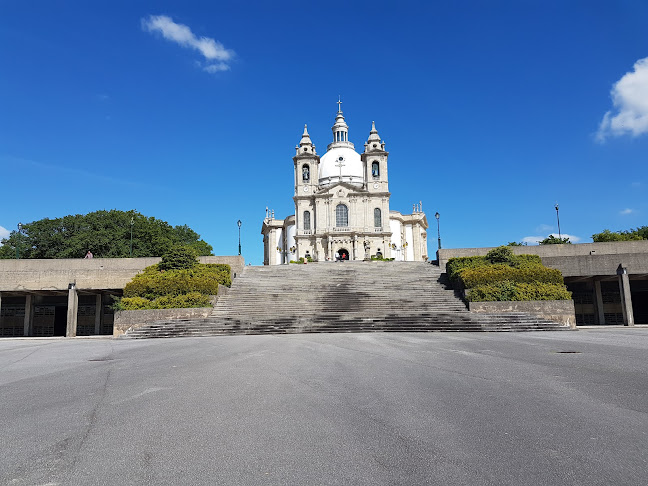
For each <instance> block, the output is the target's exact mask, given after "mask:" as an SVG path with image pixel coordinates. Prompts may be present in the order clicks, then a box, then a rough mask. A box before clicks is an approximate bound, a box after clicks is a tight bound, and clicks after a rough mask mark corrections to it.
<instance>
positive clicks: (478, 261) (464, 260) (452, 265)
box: [446, 256, 489, 283]
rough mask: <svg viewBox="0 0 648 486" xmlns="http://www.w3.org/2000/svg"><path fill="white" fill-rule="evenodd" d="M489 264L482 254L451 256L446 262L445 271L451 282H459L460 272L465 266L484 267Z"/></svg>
mask: <svg viewBox="0 0 648 486" xmlns="http://www.w3.org/2000/svg"><path fill="white" fill-rule="evenodd" d="M486 265H489V263H488V260H486V257H483V256H471V257H458V258H451V259H450V260H448V263H446V273H447V274H448V277H449V278H450V281H451V282H452V283H459V282H460V277H459V275H460V273H461V272H462V271H463V270H465V269H467V268H477V267H484V266H486Z"/></svg>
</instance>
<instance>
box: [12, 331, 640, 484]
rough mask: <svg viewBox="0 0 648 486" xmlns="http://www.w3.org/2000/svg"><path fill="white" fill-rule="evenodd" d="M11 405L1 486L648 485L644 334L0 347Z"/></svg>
mask: <svg viewBox="0 0 648 486" xmlns="http://www.w3.org/2000/svg"><path fill="white" fill-rule="evenodd" d="M575 352H578V353H575ZM0 399H1V402H0V403H1V414H0V439H1V440H2V442H1V444H2V449H1V452H0V483H2V484H10V485H41V484H42V485H44V484H48V485H53V484H71V485H93V484H97V485H99V484H101V485H113V484H114V485H124V484H151V485H179V484H205V485H212V484H226V485H238V484H263V485H266V484H268V485H274V484H291V485H293V484H294V485H310V484H313V485H332V484H344V485H382V484H412V485H422V484H438V485H453V484H466V485H482V484H484V485H485V484H489V485H490V484H492V485H505V484H510V485H524V484H534V485H536V484H546V485H554V484H570V485H575V484H583V485H584V484H587V485H597V484H601V485H603V484H605V485H610V484H615V485H620V484H624V485H639V484H644V485H645V484H647V483H648V462H647V461H648V413H647V412H648V329H627V328H626V329H616V330H585V331H577V332H543V333H541V332H538V333H492V334H483V333H474V334H469V333H432V334H412V333H407V334H382V333H375V334H347V335H339V334H334V335H293V336H226V337H218V338H191V339H190V338H181V339H169V340H147V341H114V340H109V339H94V340H90V339H78V340H65V339H61V340H51V339H50V340H35V339H31V340H0Z"/></svg>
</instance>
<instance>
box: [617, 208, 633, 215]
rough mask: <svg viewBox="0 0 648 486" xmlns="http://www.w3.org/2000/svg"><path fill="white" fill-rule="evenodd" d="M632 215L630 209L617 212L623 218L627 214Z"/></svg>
mask: <svg viewBox="0 0 648 486" xmlns="http://www.w3.org/2000/svg"><path fill="white" fill-rule="evenodd" d="M632 213H634V210H633V209H630V208H625V209H624V210H623V211H619V214H621V215H624V216H625V215H628V214H632Z"/></svg>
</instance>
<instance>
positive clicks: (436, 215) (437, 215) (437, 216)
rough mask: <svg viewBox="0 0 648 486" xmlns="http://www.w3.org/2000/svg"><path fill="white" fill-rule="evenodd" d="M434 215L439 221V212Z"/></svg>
mask: <svg viewBox="0 0 648 486" xmlns="http://www.w3.org/2000/svg"><path fill="white" fill-rule="evenodd" d="M434 217H435V218H436V219H437V221H438V220H439V218H440V217H441V215H440V214H439V213H438V212H437V213H436V214H435V215H434Z"/></svg>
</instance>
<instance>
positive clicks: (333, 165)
mask: <svg viewBox="0 0 648 486" xmlns="http://www.w3.org/2000/svg"><path fill="white" fill-rule="evenodd" d="M340 180H342V182H347V183H351V184H353V185H357V186H360V187H362V185H363V183H364V169H363V165H362V160H361V159H360V154H359V153H358V152H356V151H355V150H353V149H352V148H351V147H339V146H338V147H330V148H329V150H328V151H327V152H326V153H325V154H324V155H322V157H321V158H320V167H319V184H320V185H321V186H329V185H331V184H335V183H336V182H340Z"/></svg>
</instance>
